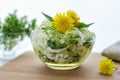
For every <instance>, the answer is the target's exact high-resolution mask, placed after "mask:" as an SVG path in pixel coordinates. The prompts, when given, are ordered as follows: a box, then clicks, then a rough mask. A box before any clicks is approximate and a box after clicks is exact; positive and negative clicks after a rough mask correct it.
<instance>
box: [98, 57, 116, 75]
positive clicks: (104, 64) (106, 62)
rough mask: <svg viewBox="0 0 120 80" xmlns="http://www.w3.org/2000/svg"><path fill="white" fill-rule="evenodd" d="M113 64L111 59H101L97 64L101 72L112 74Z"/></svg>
mask: <svg viewBox="0 0 120 80" xmlns="http://www.w3.org/2000/svg"><path fill="white" fill-rule="evenodd" d="M114 68H115V64H114V62H113V61H112V60H111V59H107V58H105V59H103V60H102V61H101V62H100V64H99V71H100V73H102V74H113V72H114Z"/></svg>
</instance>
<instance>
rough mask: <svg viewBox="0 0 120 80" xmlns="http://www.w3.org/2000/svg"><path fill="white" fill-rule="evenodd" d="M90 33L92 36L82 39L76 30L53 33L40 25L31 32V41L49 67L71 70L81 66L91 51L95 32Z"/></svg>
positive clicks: (36, 52) (38, 54)
mask: <svg viewBox="0 0 120 80" xmlns="http://www.w3.org/2000/svg"><path fill="white" fill-rule="evenodd" d="M83 30H86V31H88V30H87V29H83ZM47 32H48V33H51V32H52V31H49V30H48V31H47ZM85 34H86V33H85ZM85 34H84V35H85ZM88 34H89V33H88ZM90 34H92V37H90V38H84V39H85V40H82V39H81V37H80V35H79V34H78V33H77V32H76V31H75V30H74V31H73V32H70V33H69V32H68V33H66V34H63V35H62V34H60V35H57V34H54V35H51V34H46V32H44V30H43V28H42V27H39V28H36V29H35V30H34V32H33V33H32V34H31V42H32V45H33V49H34V51H35V54H36V55H37V56H38V57H39V58H40V59H41V61H42V62H43V63H44V64H45V65H46V66H47V67H49V68H51V69H55V70H71V69H74V68H77V67H79V66H80V65H81V63H83V62H84V60H85V59H86V58H87V57H88V55H89V54H90V53H91V50H92V47H93V45H94V42H95V34H94V33H92V32H91V33H90Z"/></svg>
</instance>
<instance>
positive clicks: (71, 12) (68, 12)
mask: <svg viewBox="0 0 120 80" xmlns="http://www.w3.org/2000/svg"><path fill="white" fill-rule="evenodd" d="M67 15H68V16H70V17H71V18H72V19H73V20H74V21H75V22H74V24H75V25H76V26H77V25H78V24H79V23H80V21H79V20H80V18H79V17H78V16H77V14H76V13H75V12H74V11H73V10H68V11H67Z"/></svg>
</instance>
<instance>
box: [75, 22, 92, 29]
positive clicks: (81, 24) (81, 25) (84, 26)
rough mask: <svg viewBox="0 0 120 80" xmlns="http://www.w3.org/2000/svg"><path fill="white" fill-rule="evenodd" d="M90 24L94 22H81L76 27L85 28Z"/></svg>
mask: <svg viewBox="0 0 120 80" xmlns="http://www.w3.org/2000/svg"><path fill="white" fill-rule="evenodd" d="M92 24H94V23H90V24H86V23H83V22H81V23H80V24H79V25H78V26H77V27H78V28H87V27H89V26H90V25H92Z"/></svg>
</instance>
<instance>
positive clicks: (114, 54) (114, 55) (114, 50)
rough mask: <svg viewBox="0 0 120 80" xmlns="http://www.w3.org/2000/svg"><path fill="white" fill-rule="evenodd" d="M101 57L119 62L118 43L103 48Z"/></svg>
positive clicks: (119, 44) (119, 47) (119, 51)
mask: <svg viewBox="0 0 120 80" xmlns="http://www.w3.org/2000/svg"><path fill="white" fill-rule="evenodd" d="M102 55H103V56H106V57H108V58H111V59H113V60H116V61H120V41H118V42H116V43H114V44H112V45H110V46H109V47H107V48H105V49H104V50H103V52H102Z"/></svg>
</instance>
